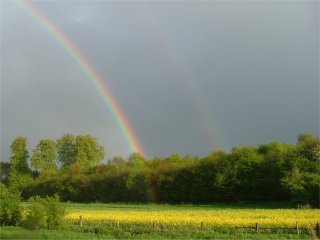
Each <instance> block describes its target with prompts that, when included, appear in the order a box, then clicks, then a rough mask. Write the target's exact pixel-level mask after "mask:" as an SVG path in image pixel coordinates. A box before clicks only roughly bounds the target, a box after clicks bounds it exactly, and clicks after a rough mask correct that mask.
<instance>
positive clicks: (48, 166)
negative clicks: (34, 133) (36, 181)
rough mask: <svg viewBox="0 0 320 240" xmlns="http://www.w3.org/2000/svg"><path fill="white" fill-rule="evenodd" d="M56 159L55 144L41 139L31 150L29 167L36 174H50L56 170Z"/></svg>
mask: <svg viewBox="0 0 320 240" xmlns="http://www.w3.org/2000/svg"><path fill="white" fill-rule="evenodd" d="M56 157H57V147H56V142H55V141H53V140H50V139H43V140H41V141H40V142H39V144H38V145H37V146H36V148H35V149H34V150H33V153H32V156H31V165H32V167H34V168H35V169H36V170H37V171H38V172H42V173H50V172H51V173H52V172H54V171H56V169H57V165H56V163H55V160H56Z"/></svg>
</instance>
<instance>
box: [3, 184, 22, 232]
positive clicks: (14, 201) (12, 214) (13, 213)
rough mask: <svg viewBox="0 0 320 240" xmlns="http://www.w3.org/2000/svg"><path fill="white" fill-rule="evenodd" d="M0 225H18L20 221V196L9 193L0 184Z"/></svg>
mask: <svg viewBox="0 0 320 240" xmlns="http://www.w3.org/2000/svg"><path fill="white" fill-rule="evenodd" d="M0 196H1V200H0V225H1V226H4V225H18V223H19V221H20V220H21V206H20V195H19V194H14V193H11V192H9V190H8V189H7V188H6V186H5V185H4V184H3V183H0Z"/></svg>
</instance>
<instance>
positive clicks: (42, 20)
mask: <svg viewBox="0 0 320 240" xmlns="http://www.w3.org/2000/svg"><path fill="white" fill-rule="evenodd" d="M18 3H19V5H20V6H21V7H22V8H23V9H24V10H26V12H27V13H28V14H29V15H30V16H31V17H32V18H33V19H35V20H36V21H37V22H38V23H39V24H40V25H41V26H42V27H43V28H44V29H45V30H46V32H48V33H49V34H50V35H51V36H52V37H53V38H54V39H55V40H56V41H57V42H58V43H59V44H60V45H61V47H62V48H63V49H64V50H65V52H66V53H67V54H68V55H69V56H70V57H71V58H72V59H73V60H74V61H75V62H76V63H77V64H78V66H79V67H80V69H81V70H82V72H83V73H84V74H85V76H86V77H87V79H88V80H89V81H90V82H91V83H92V84H93V86H94V87H95V89H96V90H97V92H98V93H99V95H100V96H101V98H102V99H103V101H104V103H105V104H106V106H107V107H108V109H109V110H110V112H111V114H112V116H113V117H114V120H115V122H116V123H117V125H118V127H119V129H120V131H121V133H122V135H123V136H124V138H125V140H126V142H127V144H128V147H129V150H130V151H131V152H132V153H133V152H136V153H140V154H142V155H144V154H145V153H144V151H143V149H142V147H141V146H140V144H139V141H138V138H137V137H136V135H135V134H134V132H133V130H132V127H131V126H130V123H129V121H128V120H127V118H126V117H125V115H124V113H123V112H122V110H121V107H120V105H119V103H118V102H117V101H116V100H115V98H114V97H113V96H112V94H111V92H110V90H109V88H108V86H107V84H106V83H105V82H104V81H103V79H102V78H101V77H100V76H99V74H98V73H97V72H96V70H95V69H94V68H93V67H92V65H90V63H89V61H88V60H87V59H86V57H85V56H84V55H83V54H82V53H81V51H80V50H79V49H78V48H77V47H76V45H75V44H74V43H73V42H72V41H71V39H70V38H68V37H67V36H66V35H65V34H64V33H63V32H62V31H61V30H60V29H59V28H58V27H57V26H56V25H55V24H54V23H53V22H52V21H50V20H49V19H48V18H47V17H46V16H45V15H44V14H43V13H42V12H41V11H40V10H39V9H37V8H36V7H35V6H33V5H32V4H31V3H30V2H29V1H27V0H18Z"/></svg>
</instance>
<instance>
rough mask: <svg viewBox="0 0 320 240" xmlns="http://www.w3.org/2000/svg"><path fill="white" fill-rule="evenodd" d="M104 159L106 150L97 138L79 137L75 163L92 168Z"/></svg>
mask: <svg viewBox="0 0 320 240" xmlns="http://www.w3.org/2000/svg"><path fill="white" fill-rule="evenodd" d="M103 158H104V149H103V147H102V146H101V145H99V143H98V141H97V139H96V138H94V137H92V136H90V135H79V136H77V137H76V141H75V162H76V164H78V165H80V166H83V167H92V166H94V165H96V164H98V163H99V162H100V161H101V160H103Z"/></svg>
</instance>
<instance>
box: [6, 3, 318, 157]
mask: <svg viewBox="0 0 320 240" xmlns="http://www.w3.org/2000/svg"><path fill="white" fill-rule="evenodd" d="M29 3H30V4H31V5H32V6H34V7H35V8H37V9H38V10H39V11H40V12H41V13H42V14H43V15H44V16H45V17H46V18H47V19H49V20H50V22H52V23H54V24H55V25H56V26H57V27H58V28H59V29H60V31H61V32H63V33H64V35H65V36H67V38H68V39H69V40H70V41H71V42H72V43H73V44H74V45H75V46H76V47H77V49H79V50H80V51H81V53H82V55H83V56H85V59H86V60H87V61H88V62H89V63H90V64H91V66H92V67H93V68H94V70H95V71H96V72H97V73H99V74H100V76H101V78H102V79H103V81H104V82H105V84H106V85H107V86H108V88H109V90H110V92H111V93H112V95H113V97H114V99H115V100H116V102H117V103H118V104H119V106H121V110H122V112H123V114H124V115H125V117H126V120H127V121H128V122H129V123H130V125H131V129H132V132H134V135H135V138H136V139H138V141H139V143H140V145H141V146H142V148H143V150H144V153H145V155H146V157H147V158H153V157H156V156H158V157H164V156H168V155H171V154H174V153H179V154H182V155H185V154H191V155H198V156H205V155H207V154H209V153H210V152H212V151H215V150H218V149H223V150H225V151H230V149H231V148H232V147H234V146H244V145H254V146H258V145H259V144H263V143H269V142H272V141H283V142H288V143H295V142H296V138H297V135H298V134H299V133H304V132H309V133H312V134H314V135H319V91H320V89H319V1H279V2H278V1H201V2H199V1H85V0H82V1H80V0H77V1H29ZM0 4H1V6H0V7H1V14H0V15H1V19H0V20H1V25H0V27H1V35H0V36H1V38H0V39H1V42H0V43H1V52H0V57H1V61H0V63H1V160H2V161H8V159H9V157H10V144H11V142H12V141H13V139H14V138H15V137H17V136H26V137H27V138H28V140H29V151H30V152H31V151H32V149H33V148H34V147H35V146H36V145H37V143H38V142H39V141H40V140H41V139H46V138H49V139H57V138H59V137H61V136H62V135H63V134H64V133H73V134H75V135H78V134H90V135H92V136H94V137H96V138H97V139H98V141H99V143H100V144H101V145H102V146H103V147H104V148H105V152H106V157H105V158H106V159H108V158H111V157H112V156H122V157H127V156H128V155H129V154H130V149H129V148H128V142H127V141H126V139H125V138H124V136H123V133H122V132H121V131H120V129H119V126H118V125H117V123H116V121H115V119H114V116H113V115H112V113H111V111H110V108H109V106H108V105H107V104H106V103H105V102H104V101H102V100H101V96H99V92H98V91H97V89H96V88H95V87H94V85H93V84H92V82H91V81H90V80H88V77H87V76H86V75H85V74H84V73H83V71H82V70H81V68H80V67H79V65H78V64H77V63H76V62H75V60H74V59H73V58H72V57H70V55H69V54H68V53H67V52H66V50H65V49H64V48H63V47H62V46H61V44H60V43H59V42H58V41H57V40H56V39H55V38H53V37H52V35H50V34H49V33H48V31H46V29H45V28H44V27H43V25H42V24H41V22H39V21H37V20H36V19H35V18H33V17H31V16H30V14H28V12H27V11H26V10H25V9H24V8H23V7H21V5H20V4H19V2H17V1H7V0H3V1H1V2H0Z"/></svg>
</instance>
